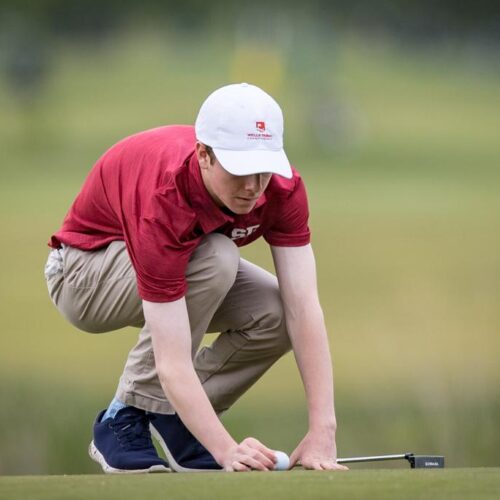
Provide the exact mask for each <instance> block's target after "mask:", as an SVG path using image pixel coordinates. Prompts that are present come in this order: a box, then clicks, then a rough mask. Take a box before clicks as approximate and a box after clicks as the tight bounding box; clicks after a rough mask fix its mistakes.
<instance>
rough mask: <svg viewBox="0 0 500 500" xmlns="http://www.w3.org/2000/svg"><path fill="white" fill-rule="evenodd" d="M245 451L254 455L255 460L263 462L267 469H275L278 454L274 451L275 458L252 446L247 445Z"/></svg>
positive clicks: (249, 454) (250, 455)
mask: <svg viewBox="0 0 500 500" xmlns="http://www.w3.org/2000/svg"><path fill="white" fill-rule="evenodd" d="M243 453H244V454H245V455H248V456H249V457H252V458H253V459H254V460H257V461H258V462H260V463H261V464H263V465H264V466H265V467H266V468H267V469H269V470H273V469H274V466H275V464H276V462H277V459H276V455H275V454H274V453H273V458H272V459H271V458H269V457H267V456H266V455H264V454H263V453H261V452H260V451H259V450H258V449H256V448H252V447H250V446H245V447H244V449H243Z"/></svg>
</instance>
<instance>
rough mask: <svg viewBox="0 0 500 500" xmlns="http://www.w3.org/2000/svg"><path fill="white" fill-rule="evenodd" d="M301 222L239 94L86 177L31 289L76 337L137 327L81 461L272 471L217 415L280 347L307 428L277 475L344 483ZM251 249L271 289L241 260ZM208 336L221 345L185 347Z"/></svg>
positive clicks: (251, 101)
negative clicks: (264, 253)
mask: <svg viewBox="0 0 500 500" xmlns="http://www.w3.org/2000/svg"><path fill="white" fill-rule="evenodd" d="M308 215H309V213H308V206H307V198H306V191H305V188H304V184H303V181H302V179H301V177H300V175H299V174H298V172H297V171H296V170H295V169H294V168H292V167H291V166H290V164H289V162H288V159H287V157H286V155H285V152H284V150H283V116H282V112H281V109H280V107H279V106H278V104H277V103H276V102H275V101H274V100H273V99H272V98H271V97H270V96H269V95H268V94H266V93H265V92H264V91H262V90H261V89H259V88H258V87H255V86H253V85H249V84H246V83H242V84H237V85H228V86H225V87H222V88H220V89H218V90H216V91H215V92H213V93H212V94H211V95H210V96H209V97H208V98H207V99H206V101H205V102H204V103H203V105H202V107H201V109H200V111H199V114H198V117H197V120H196V125H195V126H194V127H192V126H178V125H173V126H165V127H159V128H156V129H153V130H147V131H145V132H141V133H138V134H136V135H133V136H131V137H127V138H125V139H123V140H122V141H121V142H119V143H118V144H116V145H115V146H113V147H112V148H111V149H109V150H108V151H107V152H106V153H105V154H104V155H103V156H102V157H101V158H100V159H99V160H98V162H97V163H96V164H95V165H94V167H93V169H92V170H91V171H90V173H89V175H88V177H87V179H86V181H85V183H84V185H83V187H82V189H81V191H80V193H79V195H78V196H77V198H76V199H75V201H74V203H73V205H72V206H71V208H70V210H69V212H68V214H67V215H66V218H65V219H64V222H63V224H62V227H61V228H60V230H59V231H58V232H56V233H55V234H54V235H53V236H52V237H51V239H50V242H49V245H50V247H51V248H52V251H51V252H50V254H49V259H48V262H47V265H46V268H45V276H46V279H47V285H48V289H49V294H50V297H51V299H52V301H53V302H54V304H55V305H56V307H57V308H58V310H59V311H60V312H61V314H62V315H63V316H64V317H65V318H66V319H67V320H68V321H70V322H71V323H72V324H73V325H75V326H76V327H77V328H80V329H81V330H84V331H87V332H92V333H100V332H108V331H112V330H117V329H120V328H123V327H125V326H136V327H138V328H140V329H141V331H140V334H139V339H138V342H137V344H136V346H135V347H134V348H133V349H132V350H131V351H130V354H129V356H128V359H127V362H126V365H125V369H124V371H123V374H122V376H121V378H120V382H119V384H118V389H117V392H116V395H115V397H114V398H113V399H112V401H111V403H110V405H109V406H108V408H107V409H106V410H104V411H102V412H100V413H99V415H98V416H97V418H96V421H95V424H94V431H93V433H94V434H93V440H92V442H91V444H90V448H89V452H90V456H91V457H92V458H93V459H94V460H96V461H97V462H99V463H100V465H101V466H102V468H103V470H104V471H105V472H123V473H132V472H154V471H167V470H168V469H169V468H171V469H174V470H176V471H192V470H206V469H223V470H226V471H249V470H262V471H265V470H272V469H274V466H275V462H276V456H275V453H274V451H273V450H271V449H269V448H268V447H266V446H265V445H264V444H262V443H260V442H259V441H258V440H257V439H255V438H252V437H248V438H246V439H244V440H243V441H242V442H241V443H237V442H236V441H235V440H234V439H233V438H232V437H231V435H230V434H229V433H228V432H227V431H226V429H225V428H224V426H223V425H222V423H221V421H220V420H219V418H218V414H220V413H222V412H224V411H226V410H227V409H228V408H230V407H231V406H232V405H233V404H234V403H235V402H236V400H237V399H238V398H239V397H240V396H241V395H242V394H244V393H245V391H247V390H248V389H249V388H250V387H251V386H252V385H253V384H254V383H255V382H256V381H257V380H258V379H259V378H260V377H261V376H262V375H263V374H264V373H265V372H266V370H268V369H269V368H270V367H271V366H272V365H273V363H274V362H275V361H277V360H278V359H279V358H280V357H281V356H283V355H284V354H285V353H286V352H288V351H289V350H290V349H293V352H294V355H295V358H296V360H297V365H298V368H299V370H300V374H301V377H302V380H303V383H304V388H305V392H306V396H307V405H308V414H309V428H308V431H307V434H306V435H305V437H304V438H303V439H302V440H301V441H300V443H299V444H298V445H297V447H296V448H295V450H294V451H293V453H292V455H291V461H290V467H292V466H293V465H294V464H295V463H301V464H302V466H303V467H305V468H307V469H318V470H321V469H327V470H331V469H337V470H340V469H345V467H344V466H342V465H338V464H337V463H336V456H337V451H336V445H335V432H336V419H335V411H334V398H333V375H332V363H331V359H330V353H329V346H328V340H327V333H326V329H325V324H324V320H323V313H322V310H321V306H320V303H319V300H318V292H317V285H316V270H315V261H314V255H313V250H312V248H311V245H310V232H309V227H308ZM261 236H262V237H264V239H265V240H266V241H267V243H269V245H270V246H271V251H272V255H273V259H274V264H275V268H276V274H277V278H276V277H275V276H274V275H272V274H270V273H268V272H267V271H265V270H263V269H261V268H260V267H258V266H256V265H255V264H252V263H250V262H248V261H246V260H244V259H242V258H241V257H240V255H239V250H238V247H240V246H243V245H248V244H249V243H251V242H252V241H254V240H256V239H257V238H259V237H261ZM207 332H221V334H220V335H219V336H218V337H217V339H216V340H215V341H214V343H213V344H212V345H211V346H209V347H204V348H202V349H199V345H200V342H201V340H202V337H203V335H204V334H205V333H207ZM151 433H153V434H154V435H155V437H156V438H157V439H158V440H159V442H160V444H161V446H162V447H163V449H164V451H165V454H166V456H167V459H168V463H167V462H166V461H164V460H163V459H162V458H160V457H159V456H158V454H157V453H156V450H155V448H154V446H153V443H152V439H151Z"/></svg>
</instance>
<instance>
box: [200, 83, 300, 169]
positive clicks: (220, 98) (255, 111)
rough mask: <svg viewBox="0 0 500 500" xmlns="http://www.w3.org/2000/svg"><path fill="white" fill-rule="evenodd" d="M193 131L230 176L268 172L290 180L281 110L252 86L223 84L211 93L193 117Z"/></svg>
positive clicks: (266, 95) (270, 98) (262, 92)
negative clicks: (210, 149) (194, 117)
mask: <svg viewBox="0 0 500 500" xmlns="http://www.w3.org/2000/svg"><path fill="white" fill-rule="evenodd" d="M195 132H196V138H197V140H198V141H200V142H201V143H203V144H205V145H207V146H210V147H211V148H212V149H213V151H214V153H215V156H217V159H218V160H219V162H220V164H221V165H222V166H223V167H224V169H225V170H227V171H228V172H229V173H231V174H233V175H250V174H260V173H265V172H271V173H273V174H278V175H281V176H283V177H286V178H287V179H290V178H291V177H292V169H291V167H290V162H289V161H288V158H287V156H286V154H285V151H284V150H283V113H282V112H281V108H280V107H279V105H278V103H277V102H276V101H275V100H274V99H273V98H272V97H271V96H270V95H269V94H266V93H265V92H264V91H263V90H262V89H260V88H259V87H256V86H255V85H250V84H248V83H238V84H233V85H226V86H225V87H221V88H220V89H217V90H216V91H215V92H213V93H212V94H210V95H209V96H208V97H207V99H206V100H205V102H204V103H203V104H202V106H201V108H200V111H199V113H198V117H197V118H196V124H195Z"/></svg>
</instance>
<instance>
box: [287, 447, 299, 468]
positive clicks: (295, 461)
mask: <svg viewBox="0 0 500 500" xmlns="http://www.w3.org/2000/svg"><path fill="white" fill-rule="evenodd" d="M299 456H300V455H299V452H298V451H297V450H295V451H294V452H293V453H292V454H291V455H290V467H289V468H290V469H293V468H294V467H295V466H296V465H298V464H299V463H300V462H299Z"/></svg>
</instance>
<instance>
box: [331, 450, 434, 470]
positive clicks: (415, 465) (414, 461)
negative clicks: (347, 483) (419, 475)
mask: <svg viewBox="0 0 500 500" xmlns="http://www.w3.org/2000/svg"><path fill="white" fill-rule="evenodd" d="M385 460H408V462H409V463H410V467H411V468H412V469H443V468H444V457H443V456H441V455H415V454H414V453H401V454H399V455H379V456H374V457H351V458H339V459H337V463H338V464H353V463H358V462H382V461H385Z"/></svg>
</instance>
